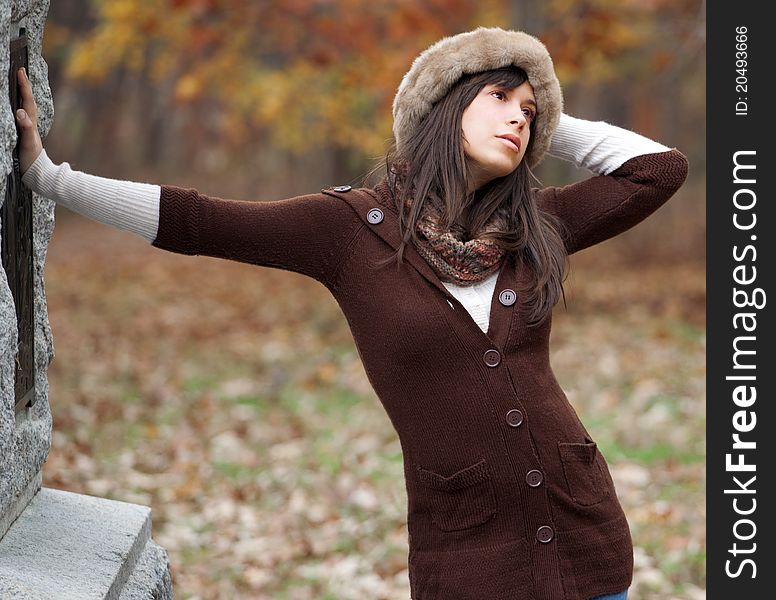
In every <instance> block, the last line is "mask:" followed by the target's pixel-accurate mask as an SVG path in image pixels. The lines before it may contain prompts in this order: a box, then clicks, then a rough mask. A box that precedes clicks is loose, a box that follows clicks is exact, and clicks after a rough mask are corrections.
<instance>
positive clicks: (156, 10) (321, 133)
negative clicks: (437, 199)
mask: <svg viewBox="0 0 776 600" xmlns="http://www.w3.org/2000/svg"><path fill="white" fill-rule="evenodd" d="M697 4H698V2H697V1H695V0H683V1H680V2H674V3H667V2H665V1H663V0H639V1H637V0H630V1H629V2H624V3H623V2H620V1H615V0H586V1H579V0H574V1H571V0H549V1H547V2H544V3H542V4H541V5H540V4H536V7H535V8H533V9H531V12H534V13H537V14H538V15H540V19H539V21H537V24H540V29H541V30H540V31H534V33H536V34H537V35H539V36H540V37H541V38H542V39H543V40H544V41H545V42H546V43H547V45H548V47H549V48H550V49H551V52H552V54H553V57H554V59H555V63H556V68H557V70H558V73H559V76H560V77H561V79H562V81H563V82H564V84H572V83H573V82H574V81H583V80H589V79H592V80H594V81H600V80H606V79H610V78H613V77H615V76H617V75H618V74H619V73H622V72H623V69H629V70H631V71H633V72H635V71H638V70H639V69H653V68H657V67H660V68H668V67H669V66H670V63H671V60H670V58H671V57H670V55H667V54H666V49H665V48H663V47H662V46H661V45H660V44H659V43H655V40H656V39H657V37H656V36H659V35H660V32H661V31H663V32H665V27H664V26H663V25H664V23H665V22H666V21H668V20H671V22H677V23H681V22H683V21H682V20H681V19H683V18H684V19H691V18H692V16H693V15H694V11H695V10H696V9H697V7H696V5H697ZM91 6H92V7H93V8H92V10H93V15H92V16H93V19H94V23H95V25H94V27H92V28H91V29H89V30H88V31H86V32H83V31H75V30H73V31H71V32H70V33H69V35H68V34H67V29H62V26H58V28H57V31H56V35H55V36H53V37H52V42H51V43H52V44H54V45H56V46H58V47H59V48H60V49H62V50H63V51H64V52H65V53H66V55H67V59H66V61H65V66H66V72H67V74H68V76H69V77H71V78H75V79H80V80H83V81H85V82H88V83H90V84H92V85H96V84H99V83H100V82H101V81H104V80H105V79H106V78H107V77H108V75H109V74H110V73H113V72H116V71H118V70H126V71H128V72H131V73H134V74H137V75H140V76H141V77H142V78H143V80H144V81H145V82H146V83H147V84H148V85H149V86H150V88H151V89H153V90H154V93H159V94H163V95H164V96H165V97H166V98H167V99H168V101H169V103H170V106H171V107H174V106H176V105H178V106H179V105H182V104H183V105H190V106H196V107H197V108H201V109H202V110H203V111H205V112H206V113H209V115H210V116H209V117H208V118H209V119H211V120H213V121H214V122H215V128H216V130H217V131H218V132H219V133H220V134H221V135H223V136H225V138H226V139H227V140H230V141H231V142H234V143H237V144H240V143H241V142H247V141H248V140H250V139H253V140H255V139H257V138H258V139H262V140H264V141H265V143H269V144H272V145H273V146H274V147H278V148H283V149H286V150H289V151H291V152H293V153H298V154H302V153H304V152H305V151H307V150H309V148H311V147H319V146H320V145H326V146H329V147H340V148H347V149H352V150H356V151H358V152H360V153H361V154H364V155H367V156H377V155H381V154H382V153H383V152H384V150H385V147H386V141H387V140H388V139H390V136H391V110H390V108H391V101H392V99H393V95H394V93H395V90H396V87H397V85H398V83H399V81H400V79H401V77H402V75H403V74H404V73H405V72H406V70H407V69H408V68H409V66H410V64H411V62H412V59H413V58H414V57H415V56H416V55H417V53H418V52H419V51H420V50H422V49H423V48H425V47H426V46H428V45H429V44H430V43H432V42H433V41H435V40H437V39H439V38H440V37H442V36H445V35H449V34H454V33H457V32H460V31H464V30H467V29H471V28H473V27H476V26H478V25H485V26H502V27H513V28H519V27H520V24H519V23H517V22H516V21H517V20H519V19H520V18H521V15H520V10H517V9H516V7H515V5H514V4H513V3H511V2H508V1H507V0H412V1H410V0H369V1H367V0H285V1H284V2H277V1H268V0H264V1H256V2H243V1H242V0H146V1H145V2H137V1H135V0H94V1H93V2H92V3H91ZM677 19H678V20H677ZM638 48H648V49H649V50H648V52H647V54H649V57H648V60H646V61H645V62H636V63H634V62H633V61H632V60H631V61H630V62H628V61H627V60H626V59H623V58H622V57H623V56H624V55H625V54H626V53H627V52H628V51H630V50H633V49H638ZM667 56H668V61H667V62H666V57H667ZM634 70H635V71H634ZM343 124H347V127H343Z"/></svg>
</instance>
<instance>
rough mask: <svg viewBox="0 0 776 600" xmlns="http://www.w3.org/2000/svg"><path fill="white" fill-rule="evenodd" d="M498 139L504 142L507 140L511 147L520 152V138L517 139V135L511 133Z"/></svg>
mask: <svg viewBox="0 0 776 600" xmlns="http://www.w3.org/2000/svg"><path fill="white" fill-rule="evenodd" d="M496 137H497V138H499V139H502V140H506V141H507V142H509V144H510V147H511V148H512V149H513V150H514V151H515V152H520V138H519V137H517V136H516V135H514V134H511V133H506V134H504V135H497V136H496Z"/></svg>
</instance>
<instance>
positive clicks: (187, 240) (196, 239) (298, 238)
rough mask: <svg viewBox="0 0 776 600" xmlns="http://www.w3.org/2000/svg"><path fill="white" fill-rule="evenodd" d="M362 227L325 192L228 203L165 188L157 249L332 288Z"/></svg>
mask: <svg viewBox="0 0 776 600" xmlns="http://www.w3.org/2000/svg"><path fill="white" fill-rule="evenodd" d="M361 226H362V222H361V221H360V219H358V217H357V216H356V215H355V213H354V212H353V210H352V209H351V208H350V207H349V205H348V204H347V203H346V202H344V201H342V200H340V199H339V198H336V197H334V196H329V195H326V194H323V193H316V194H308V195H304V196H297V197H294V198H288V199H284V200H275V201H250V200H227V199H222V198H217V197H210V196H206V195H204V194H201V193H199V192H198V191H197V190H194V189H186V188H179V187H175V186H168V185H163V186H161V197H160V206H159V230H158V233H157V236H156V239H155V240H154V241H153V245H154V246H156V247H157V248H162V249H164V250H169V251H171V252H177V253H181V254H190V255H204V256H212V257H217V258H225V259H229V260H235V261H238V262H245V263H250V264H254V265H259V266H266V267H274V268H278V269H283V270H286V271H294V272H297V273H301V274H303V275H307V276H309V277H312V278H314V279H316V280H318V281H320V282H321V283H323V284H324V285H326V286H327V287H329V286H330V285H331V284H332V283H333V281H334V280H335V277H336V274H337V270H338V267H339V265H340V262H341V261H342V259H343V258H344V255H345V253H346V251H347V247H348V245H349V242H350V241H351V240H352V239H353V237H354V236H355V234H356V232H357V231H358V229H360V227H361Z"/></svg>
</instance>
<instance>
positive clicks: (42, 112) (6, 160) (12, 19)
mask: <svg viewBox="0 0 776 600" xmlns="http://www.w3.org/2000/svg"><path fill="white" fill-rule="evenodd" d="M47 12H48V1H46V0H43V1H41V0H23V1H17V2H9V0H0V15H1V18H2V23H1V24H0V36H2V37H1V38H0V44H1V46H0V47H1V48H2V49H1V50H0V52H2V54H0V56H1V57H2V64H3V65H6V67H5V69H7V65H8V57H9V52H8V44H9V42H10V39H11V37H12V36H15V35H17V34H18V23H19V21H20V20H22V19H23V20H24V24H25V26H26V30H27V38H28V47H29V63H30V64H29V74H30V79H31V81H32V85H33V89H34V92H35V96H36V99H37V103H38V111H39V116H38V122H39V128H40V131H41V134H42V135H45V134H46V132H48V130H49V128H50V126H51V121H52V117H53V114H54V109H53V103H52V100H51V90H50V89H49V86H48V67H47V65H46V63H45V61H44V60H43V58H42V57H41V52H40V50H41V43H42V36H43V26H44V23H45V19H46V14H47ZM0 103H2V109H0V167H2V175H3V176H2V178H0V199H2V200H4V199H5V186H6V176H7V175H8V173H10V172H11V169H12V160H11V154H12V151H13V148H14V146H15V144H16V125H15V123H14V121H13V115H12V111H11V109H10V106H9V100H8V81H7V79H6V78H5V77H0ZM2 200H0V201H2ZM33 206H34V225H33V227H34V236H35V242H34V265H35V368H36V378H35V398H36V402H35V404H34V406H33V407H32V408H31V409H30V410H28V411H26V412H25V413H24V414H21V415H18V416H17V415H14V406H15V402H14V361H15V357H16V345H17V329H16V313H15V308H14V304H13V298H12V296H11V292H10V290H9V289H8V280H7V278H6V276H5V273H4V272H3V273H2V275H0V515H3V516H4V518H0V527H3V528H2V529H0V536H2V534H3V533H4V531H5V528H7V526H8V525H9V524H10V521H11V520H12V519H11V517H14V516H15V515H16V514H18V512H19V510H20V509H21V508H23V505H24V503H25V502H26V501H27V500H28V499H29V498H28V496H29V490H30V484H31V483H33V482H35V481H39V473H40V471H41V468H42V466H43V463H44V462H45V461H46V457H47V456H48V451H49V447H50V446H51V411H50V409H49V404H48V380H47V378H46V371H47V368H48V364H49V362H50V361H51V358H52V357H53V353H54V350H53V344H52V340H51V329H50V327H49V323H48V312H47V309H46V297H45V291H44V286H43V265H44V264H45V259H46V248H47V247H48V242H49V239H50V238H51V233H52V231H53V228H54V205H53V203H52V202H51V201H49V200H46V199H43V198H38V197H35V198H34V200H33Z"/></svg>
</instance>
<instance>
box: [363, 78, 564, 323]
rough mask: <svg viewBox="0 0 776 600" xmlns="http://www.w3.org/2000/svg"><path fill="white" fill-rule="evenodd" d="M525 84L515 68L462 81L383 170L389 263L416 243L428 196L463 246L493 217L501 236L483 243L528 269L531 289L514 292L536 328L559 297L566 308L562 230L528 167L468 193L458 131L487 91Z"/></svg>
mask: <svg viewBox="0 0 776 600" xmlns="http://www.w3.org/2000/svg"><path fill="white" fill-rule="evenodd" d="M525 81H527V76H526V74H525V71H523V70H522V69H519V68H517V67H505V68H502V69H494V70H490V71H482V72H479V73H475V74H473V75H467V76H464V77H463V78H461V79H460V80H459V81H458V82H457V83H456V84H455V85H454V86H453V87H452V88H451V89H450V91H449V92H448V93H447V94H446V95H445V96H444V98H442V99H441V100H440V101H439V102H437V103H436V104H435V105H434V106H433V107H432V109H431V112H429V114H428V115H427V116H426V117H425V119H424V120H423V121H422V122H421V124H420V126H419V127H418V128H417V129H416V130H415V131H414V132H413V134H412V135H411V136H409V137H408V138H407V139H406V140H404V141H403V143H402V147H401V148H397V147H396V145H395V143H394V145H393V147H392V148H391V150H390V151H389V152H388V155H387V156H386V158H385V162H384V166H385V168H386V169H387V173H388V184H389V188H390V190H391V193H392V195H393V200H394V201H395V202H396V207H397V209H398V213H399V230H400V232H401V236H402V242H401V245H400V246H399V249H398V251H397V252H396V254H395V255H392V256H391V257H390V259H389V261H392V260H393V259H394V257H395V258H396V260H397V264H401V262H402V260H403V255H404V249H405V247H406V245H407V244H408V243H413V244H414V243H416V242H417V241H418V235H417V230H416V223H417V222H418V219H419V218H420V217H421V216H422V214H423V207H424V205H425V203H426V202H427V201H428V198H430V197H432V196H436V197H437V198H439V199H441V200H442V203H441V204H442V205H443V207H444V210H443V212H442V223H441V224H440V225H441V226H442V227H443V228H445V229H450V230H452V231H457V232H459V233H462V234H463V236H464V239H469V238H470V237H471V235H473V234H476V232H478V231H480V229H481V228H482V226H483V225H484V224H485V223H486V222H488V220H489V219H490V218H491V217H492V216H493V215H494V214H495V213H498V216H500V217H501V218H502V219H501V220H502V222H505V223H507V227H506V229H504V230H496V231H492V232H489V233H486V234H483V235H482V237H483V238H487V239H491V240H493V241H495V242H496V243H497V244H498V245H499V246H500V247H501V248H503V249H504V251H505V252H506V253H507V256H510V255H511V256H513V257H515V258H517V259H521V260H524V261H525V262H526V263H527V266H528V267H529V271H530V273H531V281H530V284H529V286H528V289H523V290H517V291H518V293H522V294H523V295H524V296H525V302H526V304H527V308H528V314H527V317H526V318H527V321H528V323H529V325H532V326H533V325H538V324H539V323H541V322H542V321H543V320H544V319H545V318H546V317H547V316H548V315H549V314H550V313H551V312H552V308H553V306H555V304H556V303H557V302H558V300H559V299H560V298H561V297H564V302H565V296H564V294H563V280H564V279H565V277H566V274H567V262H568V260H567V258H568V257H567V253H566V249H565V246H564V243H563V237H562V235H563V232H562V229H561V223H560V222H559V221H558V220H557V219H556V218H554V216H553V215H550V214H548V213H545V212H543V211H540V210H539V209H538V207H537V205H536V200H535V198H534V194H533V191H532V189H531V185H530V179H531V177H533V175H532V173H531V172H530V170H529V168H528V165H527V164H526V162H525V160H523V161H521V163H520V165H519V166H518V167H517V169H515V170H514V171H513V172H512V173H510V174H509V175H506V176H504V177H499V178H497V179H494V180H493V181H491V182H489V183H488V184H486V185H484V186H482V187H481V188H479V189H478V190H476V191H474V192H473V193H470V192H468V191H467V175H468V167H467V162H466V156H465V154H464V145H463V132H462V129H461V119H462V116H463V112H464V110H465V109H466V107H467V106H469V104H470V103H471V102H472V100H474V98H475V97H476V96H477V94H478V93H479V92H480V90H481V89H482V88H483V87H484V86H486V85H488V84H493V85H497V86H501V87H504V88H505V89H507V90H511V89H514V88H516V87H518V86H519V85H521V84H522V83H523V82H525ZM539 110H541V107H539ZM531 127H533V121H532V124H531ZM532 140H533V136H532V137H531V141H532ZM531 141H529V147H530V143H531ZM381 166H382V165H380V166H378V167H377V168H381Z"/></svg>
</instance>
